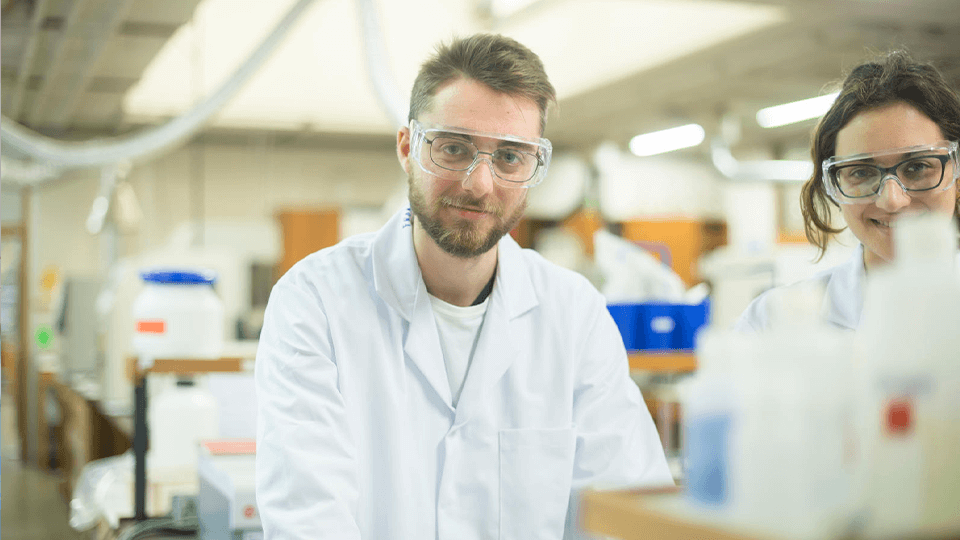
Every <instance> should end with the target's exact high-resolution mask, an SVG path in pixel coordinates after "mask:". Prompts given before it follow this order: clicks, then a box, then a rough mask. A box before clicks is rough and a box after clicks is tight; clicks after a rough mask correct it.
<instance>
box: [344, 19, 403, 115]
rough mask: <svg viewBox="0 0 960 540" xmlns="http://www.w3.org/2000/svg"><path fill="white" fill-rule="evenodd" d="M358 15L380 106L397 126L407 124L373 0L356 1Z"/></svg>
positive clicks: (401, 97) (365, 52) (368, 66)
mask: <svg viewBox="0 0 960 540" xmlns="http://www.w3.org/2000/svg"><path fill="white" fill-rule="evenodd" d="M356 5H357V18H358V20H359V22H360V33H361V37H362V38H363V39H362V41H363V52H364V55H365V56H366V59H367V74H368V75H369V76H370V82H371V83H372V84H373V89H374V91H375V92H376V94H377V98H378V99H379V100H380V106H381V107H383V110H384V112H385V113H387V116H388V117H389V118H390V120H391V121H392V122H394V123H395V124H396V127H400V126H405V125H407V112H406V107H405V106H404V99H403V95H401V92H400V89H399V87H398V86H397V82H396V81H395V80H394V79H393V74H392V72H391V71H390V66H389V64H388V62H387V51H386V49H385V48H384V46H383V40H382V33H381V32H380V23H379V21H378V19H377V10H376V7H375V6H374V5H373V0H357V4H356Z"/></svg>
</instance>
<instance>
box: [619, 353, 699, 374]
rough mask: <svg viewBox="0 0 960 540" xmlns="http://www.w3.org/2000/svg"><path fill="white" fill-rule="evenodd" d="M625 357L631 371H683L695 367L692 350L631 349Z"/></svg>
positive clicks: (695, 358)
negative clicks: (657, 350)
mask: <svg viewBox="0 0 960 540" xmlns="http://www.w3.org/2000/svg"><path fill="white" fill-rule="evenodd" d="M627 358H628V359H629V361H630V370H631V371H651V372H660V373H663V372H669V373H685V372H690V371H694V370H696V369H697V357H696V355H694V354H693V352H692V351H665V352H640V351H633V352H630V353H629V354H628V355H627Z"/></svg>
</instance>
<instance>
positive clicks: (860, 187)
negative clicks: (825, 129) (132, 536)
mask: <svg viewBox="0 0 960 540" xmlns="http://www.w3.org/2000/svg"><path fill="white" fill-rule="evenodd" d="M946 157H947V156H946V154H942V155H940V156H937V157H931V156H925V157H918V158H912V159H909V160H907V161H903V162H901V163H898V164H897V165H896V169H895V171H896V172H895V174H896V177H897V178H898V179H899V180H900V183H901V184H902V185H903V187H904V189H906V190H908V191H926V190H930V189H933V188H935V187H937V186H938V185H940V181H941V180H943V171H944V169H943V166H944V163H945V161H946V159H942V160H941V158H946ZM885 172H892V171H889V170H887V169H882V168H880V167H877V166H875V165H870V164H866V163H852V164H849V165H838V166H836V167H834V168H833V169H832V170H831V173H832V176H833V178H834V182H835V183H836V185H837V187H838V188H839V190H840V192H841V193H843V194H844V195H846V196H847V197H864V196H869V195H873V194H874V193H877V192H878V191H879V189H880V182H881V180H883V177H884V176H885V174H884V173H885Z"/></svg>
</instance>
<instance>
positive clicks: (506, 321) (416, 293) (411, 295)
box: [372, 208, 539, 422]
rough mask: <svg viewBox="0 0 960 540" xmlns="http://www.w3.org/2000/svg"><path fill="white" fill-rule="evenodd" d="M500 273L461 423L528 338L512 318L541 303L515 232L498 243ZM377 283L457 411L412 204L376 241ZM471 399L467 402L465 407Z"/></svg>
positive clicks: (409, 345) (415, 358) (407, 342)
mask: <svg viewBox="0 0 960 540" xmlns="http://www.w3.org/2000/svg"><path fill="white" fill-rule="evenodd" d="M497 249H498V257H497V259H498V262H497V277H496V280H494V284H493V291H492V292H491V293H490V302H489V304H488V305H487V313H486V315H485V317H484V322H483V326H482V327H481V330H480V337H479V340H478V342H477V348H476V350H475V352H474V359H475V361H474V362H472V363H471V367H470V370H469V372H468V373H467V379H466V381H465V382H464V389H463V392H462V394H461V396H460V401H459V406H458V409H461V410H458V412H457V419H458V422H459V421H460V420H461V419H465V418H466V417H468V416H472V415H473V411H472V409H474V407H473V406H474V405H479V404H480V403H481V402H482V399H483V392H484V389H485V388H486V387H487V386H489V385H490V384H492V383H495V382H496V380H498V379H499V378H500V376H501V375H503V373H504V372H505V371H506V370H507V368H508V367H509V366H510V364H512V363H513V360H514V359H515V358H516V356H517V351H518V350H519V345H520V343H521V340H523V339H525V338H527V337H528V336H524V335H522V333H521V332H520V331H519V330H518V329H517V328H516V326H515V325H513V324H511V322H512V321H513V320H514V319H516V318H517V317H519V316H521V315H523V314H524V313H526V312H527V311H529V310H530V309H533V308H534V307H536V306H537V305H538V304H539V301H538V299H537V295H536V292H535V289H534V287H533V280H532V278H531V276H530V270H529V268H527V265H526V261H525V260H524V257H523V255H522V250H521V248H520V246H519V245H518V244H517V243H516V242H515V241H514V240H513V238H511V237H510V236H509V235H507V236H504V237H503V238H502V239H501V240H500V242H499V243H498V244H497ZM372 253H373V260H372V266H373V282H374V289H375V290H376V292H377V294H378V295H379V296H380V298H381V299H383V301H384V302H386V303H387V304H388V305H389V306H390V307H392V308H393V309H395V310H396V311H397V313H399V314H400V316H401V317H402V318H403V319H404V320H406V321H407V322H408V323H409V329H408V332H407V333H406V336H405V339H404V344H403V347H404V352H405V353H406V354H407V356H408V357H409V358H410V359H411V360H412V362H413V363H414V364H415V365H416V367H417V369H418V370H419V371H420V372H421V373H422V374H423V376H424V378H425V379H426V380H427V381H428V382H429V384H430V386H432V387H433V388H434V390H435V391H436V392H437V394H438V395H439V396H440V397H441V398H442V399H443V401H444V402H445V403H446V404H447V406H448V407H450V410H451V411H452V410H453V400H452V396H451V393H450V385H449V383H448V381H447V375H446V369H445V367H444V364H443V353H442V350H441V348H440V337H439V335H438V334H437V325H436V322H435V320H434V316H433V307H432V306H431V305H430V300H429V296H428V295H427V289H426V285H425V284H424V283H423V277H422V275H421V273H420V266H419V264H418V263H417V257H416V253H415V252H414V249H413V230H412V218H411V211H410V209H409V208H407V209H405V210H403V211H401V212H398V213H397V214H395V215H394V216H393V217H392V218H391V219H390V221H388V222H387V224H386V225H384V227H383V228H382V229H381V230H380V231H379V232H378V233H377V234H376V236H375V237H374V240H373V250H372ZM465 403H466V405H464V404H465Z"/></svg>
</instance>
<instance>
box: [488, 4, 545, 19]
mask: <svg viewBox="0 0 960 540" xmlns="http://www.w3.org/2000/svg"><path fill="white" fill-rule="evenodd" d="M536 1H537V0H491V1H490V11H491V12H492V13H493V16H494V17H498V18H501V19H502V18H505V17H509V16H511V15H513V14H514V13H516V12H518V11H520V10H521V9H524V8H526V7H527V6H529V5H530V4H532V3H534V2H536Z"/></svg>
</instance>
